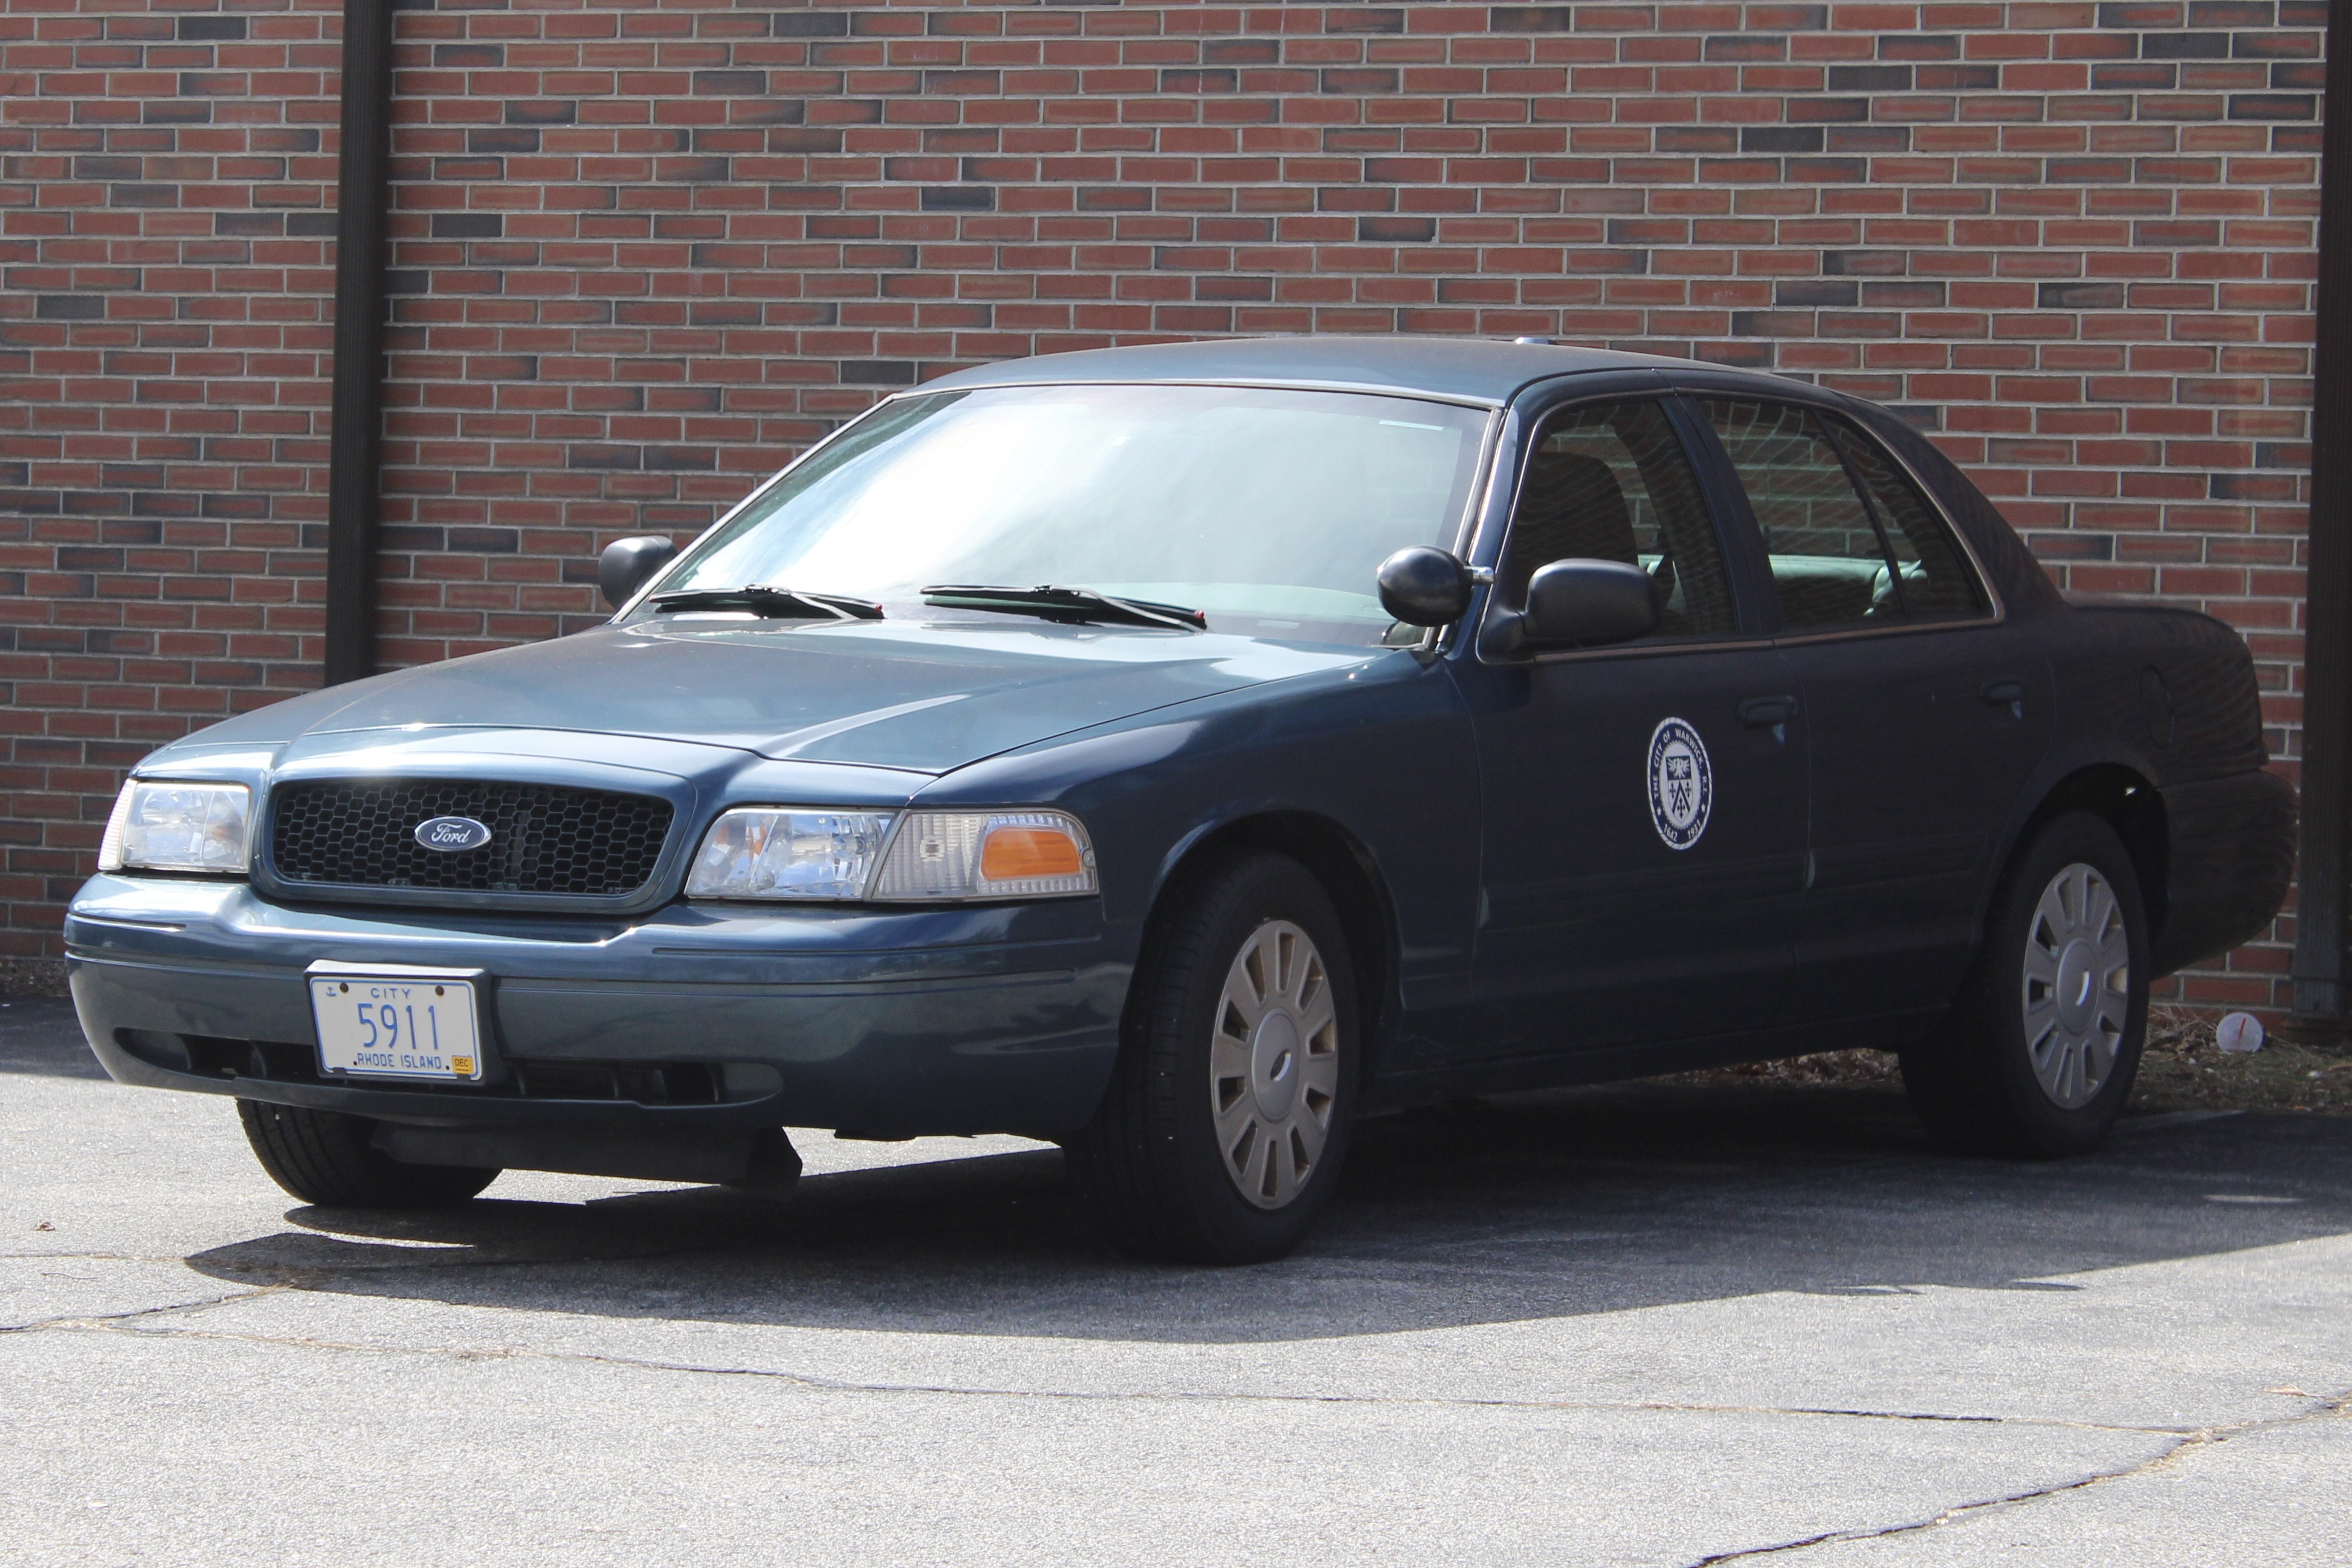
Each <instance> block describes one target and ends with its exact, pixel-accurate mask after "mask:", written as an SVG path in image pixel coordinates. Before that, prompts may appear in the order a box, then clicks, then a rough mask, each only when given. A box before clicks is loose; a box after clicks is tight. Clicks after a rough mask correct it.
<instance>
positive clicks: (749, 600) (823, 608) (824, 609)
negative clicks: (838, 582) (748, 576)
mask: <svg viewBox="0 0 2352 1568" xmlns="http://www.w3.org/2000/svg"><path fill="white" fill-rule="evenodd" d="M646 603H647V604H648V605H650V606H652V607H653V609H654V611H655V612H656V613H661V612H668V611H673V610H748V611H750V612H751V613H752V614H754V615H760V616H765V617H767V618H768V619H770V620H773V621H828V620H829V621H879V620H881V619H882V607H881V606H880V605H878V604H877V603H875V602H874V601H872V600H870V599H852V598H850V597H849V596H848V595H847V594H845V593H804V592H803V591H801V590H799V589H796V588H771V587H769V586H768V585H767V584H765V583H760V582H747V583H745V584H744V585H743V586H742V587H740V588H686V589H679V590H678V591H676V592H673V593H656V594H655V595H654V596H653V597H652V598H651V599H648V600H646Z"/></svg>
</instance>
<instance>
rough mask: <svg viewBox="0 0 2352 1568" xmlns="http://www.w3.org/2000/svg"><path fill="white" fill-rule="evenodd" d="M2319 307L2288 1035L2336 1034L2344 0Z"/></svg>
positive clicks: (2345, 358) (2348, 329)
mask: <svg viewBox="0 0 2352 1568" xmlns="http://www.w3.org/2000/svg"><path fill="white" fill-rule="evenodd" d="M2326 92H2327V96H2326V102H2325V104H2324V105H2323V107H2322V110H2321V112H2322V113H2323V114H2324V115H2325V116H2326V123H2325V124H2324V125H2323V127H2322V129H2321V133H2320V164H2319V300H2318V318H2319V319H2318V322H2317V325H2316V329H2315V340H2314V343H2313V349H2312V364H2311V371H2312V407H2311V525H2310V543H2309V548H2308V549H2307V552H2306V554H2305V570H2306V571H2307V573H2308V576H2307V579H2306V581H2305V590H2304V594H2305V598H2304V625H2303V852H2302V862H2301V864H2300V865H2299V866H2298V867H2297V868H2296V874H2297V883H2298V887H2297V892H2296V894H2295V916H2294V968H2293V974H2294V1013H2293V1015H2292V1017H2290V1019H2288V1026H2289V1030H2290V1032H2292V1033H2294V1035H2296V1036H2297V1037H2298V1038H2303V1039H2329V1040H2333V1039H2340V1038H2342V1036H2343V1034H2344V1031H2345V1006H2344V1004H2345V994H2344V992H2345V946H2344V945H2345V928H2344V915H2345V908H2344V880H2345V870H2346V862H2345V837H2346V826H2347V824H2346V821H2345V812H2346V804H2347V801H2346V793H2347V791H2346V782H2347V781H2346V779H2345V765H2346V762H2347V757H2346V748H2345V741H2346V736H2347V730H2352V667H2347V666H2352V445H2347V443H2346V442H2344V441H2340V440H2338V439H2336V438H2337V437H2338V436H2340V435H2344V434H2347V416H2352V0H2328V5H2327V88H2326Z"/></svg>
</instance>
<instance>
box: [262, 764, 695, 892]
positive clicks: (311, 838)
mask: <svg viewBox="0 0 2352 1568" xmlns="http://www.w3.org/2000/svg"><path fill="white" fill-rule="evenodd" d="M269 810H270V830H269V859H270V865H271V869H273V870H274V871H275V872H276V873H277V874H278V880H279V881H281V882H287V883H299V884H306V885H314V886H320V887H326V886H336V887H406V888H424V889H432V890H437V891H444V892H451V893H522V894H571V895H575V896H587V897H613V896H615V895H618V894H630V893H635V891H636V890H637V889H639V888H641V887H643V886H644V885H645V884H646V879H647V878H649V877H651V876H652V875H653V873H654V862H656V861H657V860H659V859H660V858H661V850H662V841H663V840H664V839H666V838H667V837H668V836H669V824H670V817H671V814H672V813H671V810H670V804H669V802H668V801H667V800H659V799H657V798H656V797H654V796H650V795H625V794H621V793H618V792H616V791H614V790H609V789H563V788H560V787H558V786H555V785H551V784H505V783H497V782H492V781H487V780H471V779H412V780H404V781H397V782H390V783H342V782H338V781H332V780H316V781H310V780H306V781H302V782H298V783H287V784H281V785H279V786H278V788H277V789H274V790H272V791H271V793H270V808H269ZM435 817H471V818H473V819H475V820H476V821H480V822H484V823H487V824H488V827H489V830H490V839H489V842H488V843H487V844H485V845H483V846H482V847H481V848H479V849H474V850H460V851H457V852H446V851H441V850H428V849H426V848H425V846H424V845H423V844H420V843H418V842H417V841H416V837H415V834H416V825H417V824H418V823H420V822H423V821H428V820H430V819H432V818H435Z"/></svg>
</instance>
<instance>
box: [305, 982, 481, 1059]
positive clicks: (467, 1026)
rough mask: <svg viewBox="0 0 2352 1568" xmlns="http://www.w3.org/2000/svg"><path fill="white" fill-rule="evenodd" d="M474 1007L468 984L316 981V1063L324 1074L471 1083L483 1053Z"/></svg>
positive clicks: (312, 991)
mask: <svg viewBox="0 0 2352 1568" xmlns="http://www.w3.org/2000/svg"><path fill="white" fill-rule="evenodd" d="M474 1003H475V998H474V985H473V982H472V981H470V980H461V979H457V978H454V977H433V976H409V975H332V976H326V975H313V976H311V977H310V1011H311V1012H312V1014H313V1015H314V1016H315V1017H316V1018H317V1019H318V1024H319V1064H320V1067H322V1068H324V1069H325V1070H326V1071H329V1072H348V1073H352V1074H360V1073H365V1074H370V1075H373V1076H379V1077H386V1078H432V1079H438V1080H440V1081H442V1082H461V1083H470V1082H476V1081H478V1079H480V1077H481V1076H482V1051H481V1031H480V1029H479V1026H478V1015H477V1013H476V1011H475V1005H474Z"/></svg>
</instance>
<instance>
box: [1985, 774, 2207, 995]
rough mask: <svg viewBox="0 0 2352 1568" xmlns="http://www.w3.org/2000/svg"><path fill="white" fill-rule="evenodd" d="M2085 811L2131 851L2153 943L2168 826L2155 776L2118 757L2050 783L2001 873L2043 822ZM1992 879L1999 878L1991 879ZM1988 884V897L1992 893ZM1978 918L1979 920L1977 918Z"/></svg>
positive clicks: (2168, 849)
mask: <svg viewBox="0 0 2352 1568" xmlns="http://www.w3.org/2000/svg"><path fill="white" fill-rule="evenodd" d="M2077 810H2080V811H2088V812H2090V813H2091V814H2092V815H2094V816H2095V817H2098V818H2101V819H2102V820H2104V821H2105V822H2106V824H2107V825H2108V826H2109V827H2111V828H2113V829H2115V831H2116V837H2117V838H2119V839H2121V840H2123V841H2124V852H2126V854H2128V855H2130V856H2131V860H2132V871H2133V873H2134V874H2136V875H2137V877H2138V878H2139V891H2140V903H2141V906H2142V909H2143V912H2144V913H2145V914H2146V915H2147V929H2148V946H2149V949H2150V950H2151V951H2153V950H2154V949H2155V946H2156V944H2157V941H2158V938H2159V937H2160V936H2162V935H2163V932H2164V924H2165V920H2166V917H2167V915H2168V914H2169V910H2168V888H2169V885H2170V876H2171V871H2172V841H2171V827H2170V823H2169V822H2168V821H2167V819H2166V815H2165V810H2164V796H2163V793H2162V791H2160V790H2158V789H2157V787H2156V784H2155V782H2154V781H2153V780H2152V779H2148V778H2147V776H2146V775H2145V774H2142V773H2141V772H2139V771H2138V770H2137V769H2136V768H2129V767H2126V766H2125V765H2124V764H2122V763H2120V762H2095V763H2091V764H2089V765H2088V766H2085V767H2082V768H2076V769H2075V770H2074V772H2072V773H2069V774H2067V775H2066V776H2065V777H2064V778H2063V779H2059V780H2058V781H2057V782H2056V783H2054V784H2053V785H2052V786H2051V787H2050V789H2048V790H2047V791H2046V792H2044V794H2043V795H2042V800H2041V801H2040V802H2039V803H2038V804H2036V805H2035V807H2034V808H2033V810H2032V814H2031V815H2029V816H2028V817H2027V818H2026V820H2025V821H2024V823H2023V824H2022V825H2021V827H2020V828H2019V829H2018V831H2017V833H2016V835H2015V837H2014V838H2012V839H2011V841H2010V848H2009V854H2008V856H2007V857H2006V858H2005V859H2004V860H2003V862H2002V871H2003V873H2004V874H2005V873H2006V872H2007V870H2008V866H2009V863H2010V862H2012V861H2014V860H2015V859H2016V858H2017V852H2019V851H2020V850H2021V849H2023V848H2024V847H2025V846H2026V845H2027V844H2029V843H2031V842H2032V840H2033V835H2034V834H2036V833H2038V832H2040V831H2042V824H2043V823H2045V822H2048V821H2051V819H2053V818H2054V817H2056V816H2058V815H2060V814H2061V813H2063V812H2066V811H2077ZM1995 880H1996V883H1998V880H1999V879H1995ZM1991 895H1992V894H1991V889H1990V888H1988V889H1987V892H1986V897H1987V898H1988V899H1990V897H1991ZM1979 924H1981V922H1979Z"/></svg>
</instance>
